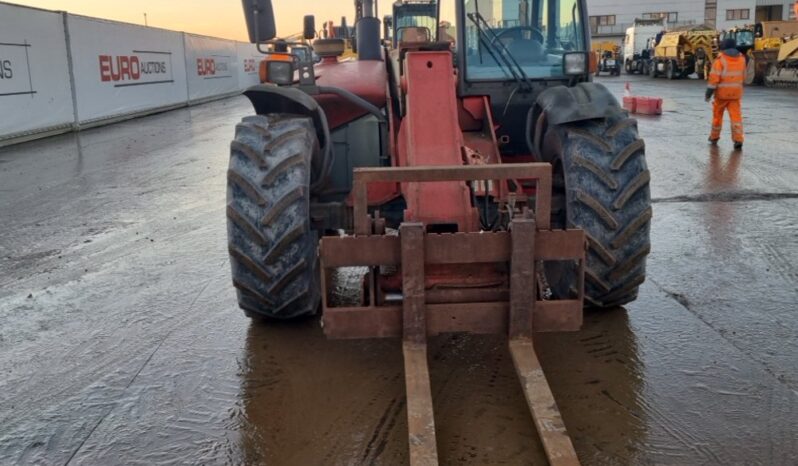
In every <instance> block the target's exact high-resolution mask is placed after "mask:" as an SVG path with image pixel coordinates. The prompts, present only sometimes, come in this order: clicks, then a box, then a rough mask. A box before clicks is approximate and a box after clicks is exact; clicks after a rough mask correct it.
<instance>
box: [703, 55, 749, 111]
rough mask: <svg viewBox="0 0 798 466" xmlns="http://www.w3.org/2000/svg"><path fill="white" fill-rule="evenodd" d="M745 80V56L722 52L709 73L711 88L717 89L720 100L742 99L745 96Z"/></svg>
mask: <svg viewBox="0 0 798 466" xmlns="http://www.w3.org/2000/svg"><path fill="white" fill-rule="evenodd" d="M744 81H745V56H743V54H739V55H737V56H731V55H727V54H726V53H725V52H721V53H720V55H719V56H718V58H717V59H716V60H715V62H714V63H712V72H710V73H709V86H708V87H709V88H710V89H714V90H715V98H716V99H718V100H740V99H741V98H742V97H743V82H744Z"/></svg>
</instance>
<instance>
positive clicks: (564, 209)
mask: <svg viewBox="0 0 798 466" xmlns="http://www.w3.org/2000/svg"><path fill="white" fill-rule="evenodd" d="M541 149H542V153H543V159H544V160H546V161H551V162H552V164H553V165H554V174H555V180H554V186H555V192H554V196H555V199H554V205H555V206H557V205H559V206H560V209H559V210H555V211H553V212H552V215H553V218H552V223H553V225H554V226H555V227H560V228H562V227H568V228H581V229H583V230H584V231H585V234H586V235H587V240H588V252H587V261H586V268H585V297H586V304H587V305H588V306H590V307H598V308H609V307H615V306H620V305H623V304H626V303H629V302H631V301H634V300H635V299H636V298H637V292H638V288H639V287H640V285H641V284H642V283H643V282H644V281H645V276H646V257H647V256H648V254H649V252H650V251H651V240H650V233H649V231H650V220H651V217H652V209H651V194H650V190H649V180H650V174H649V171H648V168H647V166H646V160H645V145H644V143H643V140H642V139H640V138H639V137H638V133H637V121H636V120H634V119H632V118H629V117H628V116H627V115H626V113H624V112H621V111H620V110H618V112H617V113H616V114H615V115H613V116H611V117H609V118H606V119H603V120H590V121H583V122H577V123H571V124H564V125H558V126H551V127H549V128H548V129H547V130H546V133H545V136H544V140H543V147H542V148H541ZM557 198H559V199H557ZM547 273H548V269H547ZM555 275H559V277H555V280H554V281H555V282H554V283H550V285H551V286H552V291H554V292H555V295H558V296H566V295H573V292H574V290H573V286H574V284H575V279H574V276H573V274H572V273H570V274H569V273H567V271H566V272H562V270H561V271H560V272H559V274H555Z"/></svg>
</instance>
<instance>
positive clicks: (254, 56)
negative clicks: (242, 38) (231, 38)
mask: <svg viewBox="0 0 798 466" xmlns="http://www.w3.org/2000/svg"><path fill="white" fill-rule="evenodd" d="M236 50H237V52H238V61H239V65H238V69H239V75H238V85H239V88H240V89H241V90H244V89H247V88H249V87H251V86H254V85H256V84H260V77H259V76H258V73H259V71H260V62H261V61H262V60H263V58H264V55H263V54H262V53H260V52H258V49H257V48H256V47H255V45H253V44H247V43H244V42H238V43H236Z"/></svg>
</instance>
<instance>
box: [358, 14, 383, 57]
mask: <svg viewBox="0 0 798 466" xmlns="http://www.w3.org/2000/svg"><path fill="white" fill-rule="evenodd" d="M360 2H361V6H362V8H363V17H362V18H360V19H359V20H358V22H357V24H356V25H355V40H356V42H357V58H358V60H382V47H381V45H380V20H379V19H377V18H376V17H375V16H374V0H360Z"/></svg>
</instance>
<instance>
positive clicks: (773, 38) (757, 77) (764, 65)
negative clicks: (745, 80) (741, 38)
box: [751, 20, 798, 84]
mask: <svg viewBox="0 0 798 466" xmlns="http://www.w3.org/2000/svg"><path fill="white" fill-rule="evenodd" d="M754 35H755V39H754V49H753V51H751V56H752V57H753V59H754V79H753V82H754V84H764V83H765V76H766V75H767V74H768V73H769V70H770V69H771V68H773V69H775V68H777V67H778V63H779V60H778V55H779V49H780V48H781V46H782V45H784V44H785V43H787V42H789V41H791V40H792V39H796V38H798V21H795V20H793V21H762V22H760V23H757V24H756V25H755V26H754Z"/></svg>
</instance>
